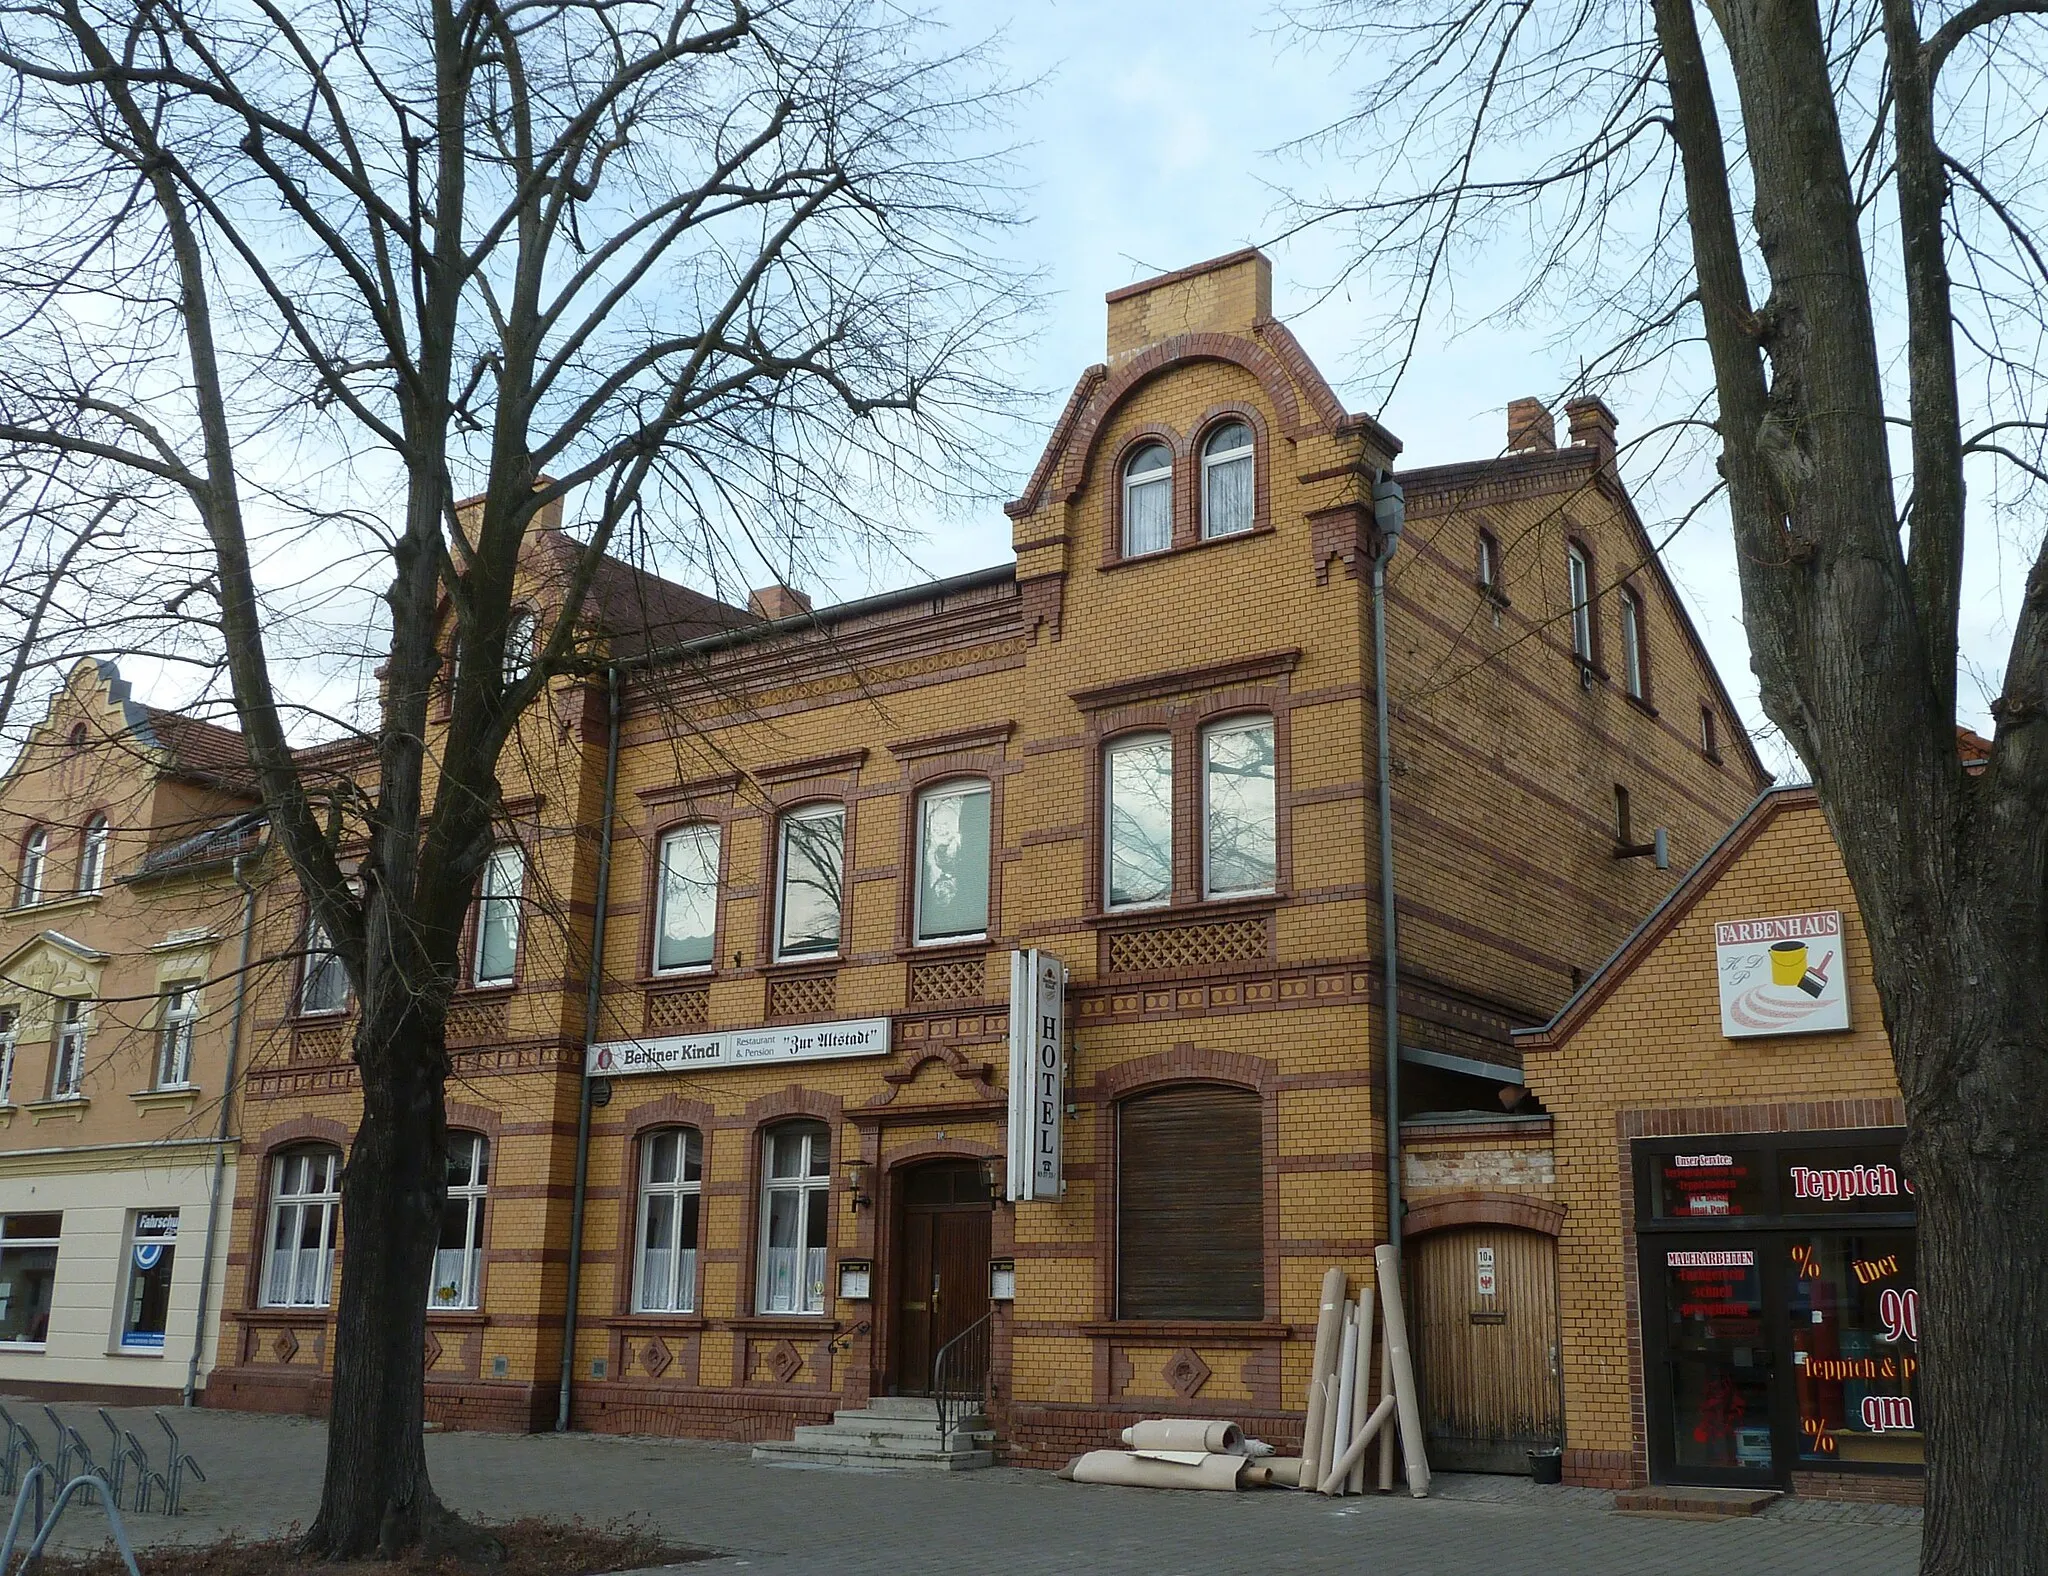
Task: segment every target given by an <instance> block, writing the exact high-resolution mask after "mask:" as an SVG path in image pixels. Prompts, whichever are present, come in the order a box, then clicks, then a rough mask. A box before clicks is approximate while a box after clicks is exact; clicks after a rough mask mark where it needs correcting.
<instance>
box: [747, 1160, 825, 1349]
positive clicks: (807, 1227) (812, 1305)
mask: <svg viewBox="0 0 2048 1576" xmlns="http://www.w3.org/2000/svg"><path fill="white" fill-rule="evenodd" d="M831 1223H832V1134H831V1132H830V1130H828V1129H827V1128H826V1126H825V1124H824V1123H823V1122H788V1123H785V1124H784V1125H782V1126H781V1127H773V1128H770V1129H769V1130H768V1131H767V1132H766V1133H764V1134H762V1136H761V1266H760V1273H759V1276H758V1278H757V1280H756V1283H755V1290H754V1311H755V1312H757V1313H823V1312H824V1311H825V1236H826V1231H827V1228H828V1227H829V1226H830V1225H831Z"/></svg>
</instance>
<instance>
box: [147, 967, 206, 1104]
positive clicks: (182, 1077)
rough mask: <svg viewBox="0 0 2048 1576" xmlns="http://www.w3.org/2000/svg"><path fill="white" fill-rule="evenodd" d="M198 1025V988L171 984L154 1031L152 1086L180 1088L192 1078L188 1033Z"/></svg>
mask: <svg viewBox="0 0 2048 1576" xmlns="http://www.w3.org/2000/svg"><path fill="white" fill-rule="evenodd" d="M198 1027H199V987H198V986H197V985H173V986H172V987H171V988H170V989H169V990H167V991H165V992H164V995H163V1013H162V1022H161V1023H160V1024H159V1025H158V1027H157V1031H156V1086H157V1088H159V1089H182V1088H184V1087H185V1086H186V1085H187V1084H189V1083H190V1082H191V1081H192V1036H193V1034H194V1033H195V1031H196V1030H197V1029H198Z"/></svg>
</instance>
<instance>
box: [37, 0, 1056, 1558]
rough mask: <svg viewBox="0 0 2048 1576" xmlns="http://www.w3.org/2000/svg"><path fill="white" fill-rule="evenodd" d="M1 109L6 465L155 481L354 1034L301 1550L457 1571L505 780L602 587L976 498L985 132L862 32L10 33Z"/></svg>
mask: <svg viewBox="0 0 2048 1576" xmlns="http://www.w3.org/2000/svg"><path fill="white" fill-rule="evenodd" d="M0 68H4V71H5V72H6V92H7V94H8V110H9V113H10V115H11V117H12V120H13V124H14V126H15V132H14V136H15V139H16V140H15V147H16V149H17V150H18V154H19V158H18V163H17V166H16V168H15V169H14V170H12V171H11V172H8V173H7V175H6V179H7V180H8V182H9V185H8V186H7V188H6V192H5V196H4V198H0V202H4V204H5V211H6V215H7V219H6V221H5V223H4V227H5V228H7V230H8V232H9V233H10V234H12V235H15V236H17V237H19V238H21V244H20V245H19V246H18V248H17V249H16V251H15V252H14V253H13V255H12V256H11V258H10V268H9V278H8V280H7V283H6V285H5V287H4V290H5V294H4V295H0V311H4V314H5V315H4V318H0V442H4V443H6V444H8V445H11V446H12V447H13V448H14V450H15V451H16V452H17V453H26V454H35V455H48V456H51V457H53V458H56V459H62V460H64V461H66V462H70V463H81V462H96V463H98V464H100V465H102V466H104V467H107V468H108V469H109V470H110V471H111V472H114V473H120V474H126V475H131V476H134V477H138V478H142V479H146V480H147V481H148V482H150V483H152V484H154V485H156V486H158V487H160V488H161V489H164V490H166V491H168V492H169V493H171V494H173V495H174V496H175V497H176V498H177V499H178V500H179V502H180V504H181V505H182V508H181V510H180V511H179V517H180V518H181V519H182V520H184V521H188V522H191V523H192V524H194V525H196V527H197V529H198V530H199V531H200V532H201V533H202V534H203V540H204V542H205V545H206V546H207V548H208V550H209V552H210V556H211V569H212V580H211V583H210V584H209V585H208V586H207V587H206V593H207V595H208V596H209V597H210V598H211V599H212V600H213V601H214V602H215V603H216V604H217V621H218V630H219V636H220V641H221V647H222V651H223V654H224V657H225V661H226V665H227V674H228V679H229V681H230V686H231V690H232V696H233V701H234V706H235V709H236V712H237V713H238V716H239V719H240V723H241V727H242V731H243V733H244V735H245V737H246V740H247V744H248V750H249V756H250V762H251V765H252V767H253V769H254V771H255V773H256V776H257V778H258V780H259V782H260V784H261V788H262V793H263V799H264V803H265V806H266V808H267V810H268V813H269V816H270V820H271V825H272V827H273V832H274V836H275V838H276V840H277V842H278V844H279V846H280V847H281V848H282V850H283V852H284V853H285V855H286V856H287V858H288V859H289V861H290V864H291V866H292V868H293V870H294V871H295V872H296V874H297V877H298V880H299V882H300V884H301V885H302V887H303V888H304V891H305V894H306V898H307V902H308V905H309V907H310V909H311V912H312V914H313V916H314V917H315V920H316V921H317V923H318V925H319V927H320V931H321V933H322V935H323V937H324V938H325V940H326V944H327V945H329V946H331V948H332V950H333V951H334V953H335V954H336V955H337V956H338V957H339V958H340V959H341V961H342V965H343V967H345V968H346V970H347V973H348V976H349V979H350V981H351V983H352V984H353V986H354V989H355V992H356V994H357V997H358V998H359V1001H360V1003H361V1010H360V1017H359V1020H358V1027H357V1031H356V1038H355V1049H354V1054H355V1059H356V1062H357V1064H358V1066H359V1068H360V1072H361V1083H362V1094H363V1115H362V1120H361V1125H360V1127H359V1129H358V1131H357V1134H356V1139H355V1143H354V1146H353V1149H352V1152H351V1155H350V1159H349V1163H348V1167H347V1170H346V1173H345V1176H344V1181H343V1190H342V1198H343V1217H344V1223H345V1229H346V1233H347V1240H348V1244H349V1249H348V1253H347V1257H346V1263H345V1267H344V1270H343V1276H342V1285H341V1292H340V1299H339V1308H338V1315H337V1317H338V1333H337V1347H336V1358H335V1371H334V1385H333V1401H332V1425H331V1434H330V1439H329V1448H328V1458H327V1471H326V1479H325V1484H324V1489H323V1495H322V1500H321V1506H320V1511H319V1514H318V1517H317V1518H316V1520H315V1522H314V1524H313V1526H312V1528H311V1530H310V1532H309V1533H308V1534H307V1536H306V1540H305V1543H306V1547H307V1549H308V1550H309V1551H310V1552H314V1553H318V1554H321V1555H325V1556H330V1557H344V1556H356V1555H363V1554H367V1553H370V1552H371V1551H373V1550H381V1551H383V1552H386V1553H389V1552H391V1551H394V1550H396V1549H398V1548H400V1547H403V1546H406V1545H408V1544H411V1543H413V1542H415V1541H417V1540H420V1539H422V1538H424V1539H426V1540H428V1541H429V1542H430V1543H432V1542H436V1541H439V1540H444V1539H445V1540H452V1541H454V1542H456V1543H457V1544H461V1543H463V1542H464V1541H466V1538H467V1535H466V1533H465V1531H464V1529H463V1528H462V1527H461V1525H460V1523H458V1522H456V1521H455V1520H454V1518H452V1517H451V1516H450V1515H449V1513H448V1512H446V1511H445V1510H444V1509H442V1508H441V1506H440V1504H439V1502H438V1500H437V1499H436V1498H435V1496H434V1492H433V1489H432V1485H431V1483H430V1482H429V1479H428V1475H427V1469H426V1461H425V1456H424V1451H423V1441H422V1423H423V1406H424V1373H423V1360H422V1351H423V1345H424V1333H425V1327H424V1320H425V1309H426V1298H425V1296H424V1294H423V1288H424V1287H425V1286H426V1285H427V1281H428V1276H429V1271H430V1268H431V1265H432V1260H433V1253H434V1247H435V1242H436V1232H437V1230H438V1223H439V1221H440V1218H441V1211H442V1202H443V1199H444V1197H445V1189H446V1158H445V1155H446V1135H445V1130H444V1098H443V1090H444V1083H445V1080H446V1078H447V1075H448V1059H447V1055H446V1052H445V1018H446V1009H447V1004H448V1001H449V996H450V992H451V989H452V987H453V984H454V981H455V978H456V973H457V956H456V954H457V939H458V934H459V932H460V930H461V926H462V922H463V915H464V911H465V909H466V907H467V905H468V903H469V901H470V899H471V896H472V893H473V891H474V889H475V885H476V882H477V878H478V876H479V873H480V871H481V870H482V869H483V867H484V865H485V862H486V860H487V859H488V858H489V855H490V850H491V847H492V842H493V836H492V832H493V819H494V816H495V815H496V814H497V810H498V804H499V799H500V795H499V789H498V780H497V771H498V763H499V758H500V753H501V751H502V750H503V748H504V746H505V743H506V741H507V739H508V737H510V736H511V733H512V730H513V728H514V725H515V723H516V721H517V719H518V718H519V717H520V715H521V713H522V712H523V711H525V710H526V708H527V707H528V705H529V703H531V702H533V701H534V700H535V699H536V698H537V697H538V696H540V695H541V694H542V693H543V692H544V690H545V689H546V687H547V685H548V684H549V683H550V681H551V680H553V679H555V678H557V677H558V676H560V675H561V674H562V673H564V672H565V671H569V670H572V669H574V668H575V667H576V666H577V665H578V664H579V663H582V662H584V661H586V660H587V658H588V653H587V651H586V650H584V649H582V647H580V646H579V631H580V630H582V629H583V628H584V627H585V626H584V625H582V624H581V623H580V622H579V619H580V615H581V613H582V611H583V604H584V601H585V596H586V593H587V592H588V591H589V589H590V587H591V585H592V582H593V579H594V577H596V575H597V574H598V573H599V570H600V568H601V559H602V555H604V554H605V553H606V552H607V550H608V549H613V548H615V547H618V546H622V545H624V544H632V545H634V546H635V547H637V548H640V549H642V550H658V551H660V552H663V553H666V555H667V557H668V560H669V561H671V562H675V561H681V562H684V563H688V564H692V565H694V566H696V567H697V568H699V569H702V568H704V567H705V566H707V565H708V566H711V567H713V568H717V567H719V566H721V565H722V566H724V567H726V568H727V569H728V570H729V569H730V565H731V563H732V562H733V559H734V556H735V554H737V553H741V552H743V551H745V550H746V549H747V548H748V546H749V544H753V546H755V547H757V548H758V549H759V551H760V552H761V553H762V554H763V555H765V556H773V557H775V558H777V559H780V558H781V557H782V556H784V555H786V554H788V553H791V552H794V551H797V550H799V549H800V548H801V547H802V546H803V544H805V543H815V542H817V541H819V540H821V539H823V538H826V537H830V536H833V535H834V534H835V533H836V535H837V536H838V537H839V538H840V539H842V540H844V539H849V538H850V539H853V540H855V541H863V540H866V541H872V540H874V539H875V538H876V537H877V536H878V535H883V536H885V535H886V526H883V525H877V524H875V523H874V522H876V521H880V520H887V519H888V518H890V517H891V513H892V511H890V509H889V506H890V505H891V504H892V503H900V502H902V501H904V500H905V499H906V498H907V497H909V496H914V495H922V493H923V490H924V489H926V488H927V487H928V486H929V485H930V484H932V483H934V482H944V481H947V480H948V479H949V478H952V477H954V476H956V475H959V474H963V473H966V472H968V471H969V470H971V467H972V465H973V463H974V461H975V459H976V457H977V456H978V455H979V454H980V453H982V452H983V451H984V447H985V446H984V444H983V443H982V441H981V440H982V436H983V434H982V433H981V431H980V430H979V429H980V421H979V418H980V416H981V415H982V414H983V413H984V412H987V411H991V410H993V409H995V408H996V407H997V406H998V405H1000V404H1001V403H1002V401H1003V400H1004V398H1005V391H1004V390H1003V389H1002V388H1001V387H1000V386H999V385H998V384H997V382H996V381H995V377H996V374H995V373H994V371H993V361H992V356H991V352H992V351H993V350H994V348H995V347H996V346H997V344H998V343H999V342H1000V341H1001V340H1002V338H1003V337H1004V335H1005V334H1006V332H1007V331H1008V330H1007V325H1008V324H1009V323H1010V322H1011V321H1012V319H1013V317H1014V314H1015V313H1016V312H1017V310H1018V302H1019V301H1020V300H1022V299H1025V295H1024V293H1023V292H1021V291H1019V290H1018V289H1017V288H1016V287H1017V283H1018V281H1017V280H1016V279H1014V278H1013V277H1010V276H1007V275H1006V274H1005V271H1004V270H1003V268H1002V266H1001V265H1000V264H999V263H998V262H997V261H994V259H995V258H997V257H998V256H999V252H998V247H999V244H1000V235H999V233H998V232H999V229H1000V226H1001V225H1002V224H1003V223H1005V222H1006V220H1007V217H1008V214H1007V210H1006V208H1005V207H1004V205H1003V203H1002V201H1001V199H1000V197H999V196H998V195H997V194H998V192H999V190H1000V188H999V186H997V185H995V184H992V182H991V174H992V171H993V170H994V169H995V165H993V164H992V163H990V162H989V161H988V159H982V158H975V157H968V156H965V155H962V154H960V153H959V152H957V151H955V150H957V149H959V148H961V147H977V146H985V145H986V141H987V138H986V133H987V131H988V128H989V123H990V117H991V114H992V112H993V110H994V108H995V106H996V105H997V104H998V102H999V100H998V99H997V97H995V96H993V95H992V94H991V92H990V91H989V88H988V86H987V85H986V83H985V80H984V78H985V66H984V62H983V61H982V59H981V58H980V57H979V56H978V55H977V54H975V53H973V52H968V53H964V54H952V55H946V54H939V53H934V52H932V49H931V46H930V45H929V44H928V43H927V40H926V36H925V32H924V29H923V27H922V25H921V24H920V23H918V22H917V21H915V20H914V19H911V18H908V17H906V16H905V15H904V14H902V13H900V12H897V11H894V10H892V9H890V8H889V7H888V6H887V5H886V4H885V3H881V0H766V3H763V4H759V5H748V4H746V3H745V0H703V3H699V0H613V3H609V4H604V5H591V4H585V3H582V0H414V3H411V4H401V5H398V6H372V5H365V4H361V3H359V0H0ZM991 157H993V155H991ZM468 492H476V493H479V494H480V497H478V498H477V499H476V500H475V501H474V503H473V505H472V506H471V507H469V508H466V509H464V510H462V511H460V512H459V513H458V510H457V508H456V504H457V501H458V499H460V498H461V497H462V496H463V495H464V494H465V493H468ZM571 499H580V500H582V519H581V521H580V523H579V524H578V525H577V526H576V528H575V529H574V531H573V532H572V533H571V536H570V538H569V539H571V540H573V541H574V542H575V544H576V551H575V553H574V554H573V558H572V561H571V562H570V563H569V565H568V569H567V572H566V574H565V576H564V586H563V591H562V594H561V597H560V600H559V605H558V607H556V608H554V609H553V610H552V612H551V622H550V624H549V626H548V627H547V628H545V629H543V630H541V631H539V632H538V638H537V640H536V645H535V650H536V653H537V654H536V656H535V658H534V660H533V661H531V662H530V663H528V662H521V661H514V662H512V663H509V664H508V662H507V660H506V654H507V645H508V632H510V630H511V629H512V626H513V620H514V607H513V588H514V578H515V572H516V569H517V565H518V561H519V553H520V549H521V544H522V541H523V540H525V539H526V538H527V537H528V536H529V533H530V530H531V528H532V527H533V525H534V523H535V521H536V520H537V518H538V517H540V516H541V515H542V512H543V511H546V510H550V509H553V508H556V507H558V506H560V505H562V504H563V503H564V501H565V500H571ZM316 570H317V571H321V572H324V573H326V574H327V576H328V578H327V579H326V580H321V579H320V578H319V575H318V574H316V573H315V571H316ZM288 573H289V574H297V575H300V576H302V577H307V576H310V577H311V578H310V579H306V578H302V579H300V580H299V581H296V582H295V584H296V585H297V587H298V589H299V591H300V593H301V594H300V595H299V597H298V599H297V601H296V602H295V603H294V604H293V605H292V607H291V608H290V609H289V611H288V612H287V610H285V609H284V608H283V607H282V605H281V603H280V601H279V592H278V590H277V586H276V584H275V582H274V580H273V579H272V578H267V577H275V576H279V575H285V574H288ZM337 588H338V589H337ZM350 594H353V595H356V596H357V597H358V600H357V601H355V602H354V603H349V602H348V600H347V598H348V595H350ZM335 596H339V597H340V598H341V600H342V603H343V605H345V606H352V607H354V608H355V609H356V610H357V618H358V623H359V626H360V627H361V628H363V629H367V631H368V633H367V634H362V633H360V632H358V633H357V634H356V635H355V636H353V637H349V636H347V635H346V634H345V633H338V634H333V635H332V636H331V637H330V638H331V639H333V640H335V641H338V642H340V646H339V647H338V648H337V651H336V653H335V654H337V655H340V656H344V657H348V658H351V659H353V660H354V661H355V662H356V663H357V664H358V667H359V670H360V671H361V672H363V673H365V674H367V672H368V670H369V667H370V664H371V663H372V662H373V661H374V662H376V663H378V664H379V679H378V687H377V689H376V696H377V698H376V700H375V702H374V705H373V707H372V708H371V709H372V711H373V714H374V721H373V723H372V724H371V726H369V728H368V729H367V730H366V731H367V732H368V733H369V735H370V736H371V737H372V738H373V740H374V748H375V767H374V773H373V774H366V775H370V781H368V782H367V783H366V784H365V785H364V786H363V787H362V788H361V790H360V791H359V792H354V793H350V794H345V795H340V796H339V797H338V798H337V795H336V794H335V793H334V792H332V791H331V788H330V786H327V785H325V780H323V782H322V783H309V782H308V781H307V779H306V777H305V775H304V772H303V770H302V765H301V763H300V762H299V761H298V760H297V759H296V758H295V756H294V753H293V748H292V739H291V734H292V729H293V727H294V725H295V724H294V719H295V718H299V719H300V720H303V716H304V708H301V707H300V706H299V703H297V702H295V701H293V699H292V698H291V695H290V694H289V693H286V689H285V686H284V685H283V684H282V682H281V681H280V680H279V678H278V674H279V673H280V672H283V671H285V669H286V667H287V665H288V664H287V659H288V658H289V657H290V653H289V652H288V651H287V652H282V653H281V652H280V650H279V649H278V647H279V645H280V644H282V640H283V638H286V637H284V636H283V635H282V634H281V632H282V631H288V630H292V629H295V628H298V627H299V622H298V621H300V620H303V619H307V618H311V617H312V616H313V612H312V611H311V609H312V608H313V605H314V604H316V603H318V602H320V601H322V600H332V598H333V597H335ZM444 609H445V610H447V612H446V616H448V617H452V620H453V624H454V626H455V629H456V641H457V647H458V649H459V652H460V660H459V663H458V664H457V671H456V674H455V676H454V678H453V681H452V684H453V695H454V703H453V706H452V708H451V711H450V714H449V720H448V722H447V724H446V726H445V728H443V727H439V726H436V727H430V726H429V722H430V717H429V700H430V696H432V695H433V694H434V693H435V692H436V687H437V684H438V683H439V682H442V680H441V679H440V678H439V677H437V675H438V673H439V670H440V668H441V667H442V655H441V652H442V649H443V638H442V634H443V628H444ZM343 628H344V629H345V623H344V625H343ZM351 639H352V640H353V646H352V647H351V645H350V641H351ZM336 803H340V805H341V809H342V811H343V812H345V813H342V814H339V815H330V814H329V813H327V812H328V809H329V808H331V807H332V806H333V805H334V804H336ZM356 837H359V838H360V839H362V840H363V842H364V843H365V845H366V847H367V853H366V855H365V857H364V858H363V859H362V861H361V863H360V866H359V868H358V869H357V870H356V871H354V872H353V873H352V872H351V871H349V870H348V869H347V868H345V866H344V863H343V861H342V860H341V859H340V858H339V857H338V854H337V847H338V843H339V842H340V841H341V840H342V839H344V838H356ZM352 877H353V879H352Z"/></svg>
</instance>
